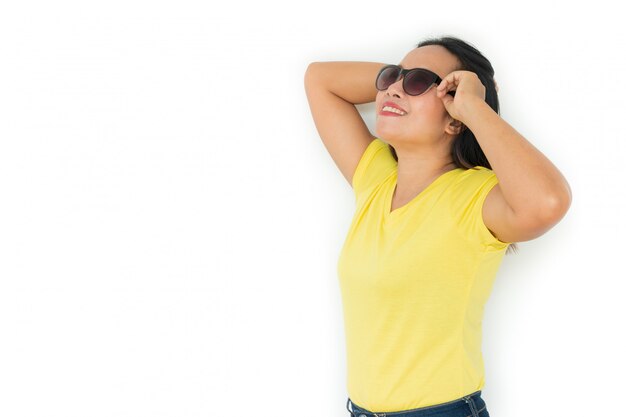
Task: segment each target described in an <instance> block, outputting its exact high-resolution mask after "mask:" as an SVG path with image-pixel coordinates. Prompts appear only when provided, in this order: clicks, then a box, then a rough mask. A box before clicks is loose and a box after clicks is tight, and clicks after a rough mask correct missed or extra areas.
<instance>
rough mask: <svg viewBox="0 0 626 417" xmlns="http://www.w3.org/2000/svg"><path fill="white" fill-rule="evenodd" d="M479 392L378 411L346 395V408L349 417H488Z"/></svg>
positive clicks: (485, 405)
mask: <svg viewBox="0 0 626 417" xmlns="http://www.w3.org/2000/svg"><path fill="white" fill-rule="evenodd" d="M480 394H481V391H476V392H474V393H472V394H469V395H466V396H465V397H462V398H459V399H458V400H454V401H448V402H445V403H442V404H435V405H429V406H427V407H420V408H413V409H411V410H403V411H392V412H379V413H377V412H373V411H370V410H367V409H365V408H362V407H359V406H358V405H356V404H355V403H353V402H352V400H351V399H350V397H348V402H347V403H346V408H347V409H348V411H349V412H350V416H351V417H385V416H390V417H489V412H488V411H487V404H485V400H483V399H482V397H481V396H480ZM349 404H352V410H350V407H348V405H349Z"/></svg>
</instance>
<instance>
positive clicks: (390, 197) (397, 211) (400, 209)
mask: <svg viewBox="0 0 626 417" xmlns="http://www.w3.org/2000/svg"><path fill="white" fill-rule="evenodd" d="M462 170H463V168H454V169H451V170H450V171H446V172H444V173H443V174H441V175H439V176H438V177H437V178H435V179H434V180H433V181H432V182H431V183H430V184H428V185H427V186H426V188H424V189H423V190H422V191H421V192H420V193H419V194H418V195H416V196H415V197H413V198H412V199H411V200H409V202H408V203H406V204H404V205H403V206H400V207H397V208H396V209H395V210H394V211H391V201H392V200H393V193H394V191H395V190H396V186H397V183H398V171H397V170H394V171H393V172H392V174H391V185H390V186H389V188H388V190H387V195H386V196H385V212H384V216H385V218H386V219H395V218H396V217H398V216H399V215H400V214H402V212H404V211H406V209H407V208H408V207H409V206H411V205H413V204H415V202H416V201H419V200H422V199H423V198H424V196H425V195H426V194H428V193H429V192H430V191H431V190H432V189H433V188H435V186H436V185H437V184H439V183H440V182H441V181H442V180H443V179H444V178H446V177H448V176H449V175H451V174H452V173H453V172H458V171H462Z"/></svg>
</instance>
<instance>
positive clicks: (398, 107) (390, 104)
mask: <svg viewBox="0 0 626 417" xmlns="http://www.w3.org/2000/svg"><path fill="white" fill-rule="evenodd" d="M385 106H389V107H393V108H396V109H398V110H401V111H403V112H404V113H407V111H406V110H404V109H403V108H402V107H400V106H398V105H397V104H396V103H394V102H393V101H385V102H384V103H383V104H382V106H381V107H380V109H381V110H380V112H379V114H383V113H384V114H394V115H396V116H399V114H395V113H389V112H385V111H383V110H382V108H383V107H385Z"/></svg>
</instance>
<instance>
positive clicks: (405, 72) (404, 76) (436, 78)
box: [374, 64, 454, 97]
mask: <svg viewBox="0 0 626 417" xmlns="http://www.w3.org/2000/svg"><path fill="white" fill-rule="evenodd" d="M387 68H394V69H396V70H400V72H399V73H398V77H397V78H396V79H395V80H394V81H393V82H392V83H391V84H394V83H396V82H398V80H399V79H400V78H402V89H403V90H404V92H405V93H406V94H408V95H409V96H413V97H415V96H420V95H422V94H424V93H425V92H427V91H428V90H430V88H431V87H432V86H433V84H436V85H439V83H441V81H443V80H442V79H441V77H440V76H438V75H437V74H435V73H434V72H432V71H431V70H428V69H426V68H410V69H404V68H402V67H401V66H400V65H395V64H391V65H385V66H384V67H382V68H381V69H380V71H378V75H377V76H376V81H375V82H374V85H375V87H376V89H377V90H378V91H385V90H387V88H389V87H387V88H385V89H384V90H381V89H379V88H378V79H379V78H380V76H381V75H382V73H383V71H385V70H386V69H387ZM413 72H422V73H426V74H428V75H429V76H430V77H431V79H432V82H431V83H430V84H429V85H428V88H426V90H424V91H422V92H421V93H419V94H410V93H409V92H408V91H407V90H406V86H405V83H406V80H407V75H408V74H410V73H413ZM391 84H389V85H391ZM448 94H450V95H451V96H452V97H454V91H448Z"/></svg>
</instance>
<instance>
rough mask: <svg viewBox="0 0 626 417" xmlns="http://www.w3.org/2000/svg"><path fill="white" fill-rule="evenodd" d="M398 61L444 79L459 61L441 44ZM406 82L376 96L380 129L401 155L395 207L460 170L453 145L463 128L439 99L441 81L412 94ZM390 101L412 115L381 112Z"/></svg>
mask: <svg viewBox="0 0 626 417" xmlns="http://www.w3.org/2000/svg"><path fill="white" fill-rule="evenodd" d="M399 64H400V65H401V66H402V68H406V69H410V68H426V69H429V70H431V71H433V72H435V73H436V74H437V75H439V76H440V77H441V78H444V77H445V76H446V75H447V74H449V73H450V72H452V71H454V70H456V69H458V68H459V65H460V63H459V61H458V59H457V58H456V57H455V56H454V55H453V54H451V53H450V52H449V51H448V50H447V49H445V48H443V47H441V46H439V45H428V46H423V47H420V48H415V49H413V50H411V51H410V52H409V53H408V54H407V55H406V56H405V57H404V59H402V61H401V62H400V63H399ZM402 81H403V79H400V80H398V81H397V82H396V83H394V84H392V85H391V86H389V88H388V89H387V90H385V91H379V92H378V93H377V95H376V110H377V118H376V133H377V134H378V135H379V136H380V137H383V138H385V140H386V141H387V142H388V143H389V144H391V145H392V146H393V147H394V149H395V150H396V154H397V156H398V179H397V186H396V188H395V189H394V192H393V197H392V201H391V210H392V211H393V210H395V209H396V208H399V207H402V206H403V205H405V204H406V203H408V202H409V201H411V200H412V199H413V198H415V197H416V196H417V195H419V194H420V193H421V192H422V191H423V190H424V189H425V188H426V187H428V185H430V184H431V183H432V182H433V181H434V180H435V179H436V178H438V177H439V176H440V175H442V174H444V173H446V172H448V171H450V170H453V169H455V168H456V165H455V164H454V162H453V161H452V157H451V155H450V149H451V144H452V141H453V140H454V138H455V137H456V135H458V134H459V133H460V132H461V129H462V128H463V125H462V124H461V123H460V122H459V121H458V120H455V119H454V118H452V117H451V116H450V115H449V114H448V112H447V111H446V108H445V106H444V105H443V103H442V101H441V99H440V98H439V97H437V92H436V85H433V86H431V87H430V89H429V90H428V91H426V92H425V93H423V94H421V95H419V96H410V95H408V94H406V93H405V92H404V90H403V89H402ZM385 101H393V102H394V103H396V104H397V105H399V106H400V107H402V108H403V109H404V110H406V112H407V114H406V115H404V116H401V117H393V116H383V115H381V114H380V110H381V109H382V107H383V103H384V102H385Z"/></svg>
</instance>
